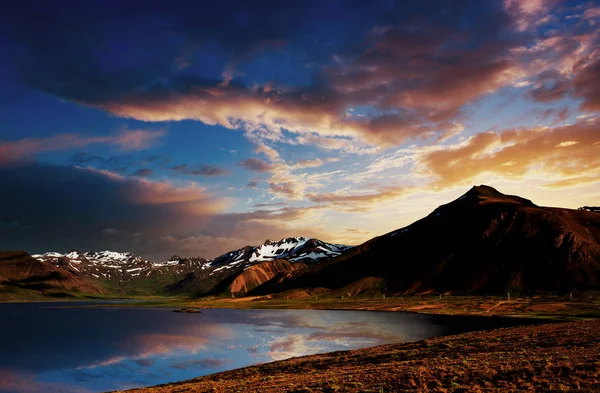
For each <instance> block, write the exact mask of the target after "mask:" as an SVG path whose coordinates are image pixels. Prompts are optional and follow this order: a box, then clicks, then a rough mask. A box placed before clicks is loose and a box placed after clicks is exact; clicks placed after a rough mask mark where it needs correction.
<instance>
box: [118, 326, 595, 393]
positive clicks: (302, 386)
mask: <svg viewBox="0 0 600 393" xmlns="http://www.w3.org/2000/svg"><path fill="white" fill-rule="evenodd" d="M599 334H600V320H593V321H577V322H567V323H550V324H540V325H531V326H518V327H512V328H500V329H494V330H487V331H479V332H470V333H463V334H459V335H451V336H439V337H434V338H431V339H426V340H422V341H418V342H411V343H401V344H387V345H380V346H375V347H369V348H363V349H356V350H350V351H337V352H329V353H325V354H316V355H309V356H303V357H297V358H291V359H287V360H282V361H276V362H270V363H263V364H259V365H255V366H249V367H244V368H239V369H235V370H229V371H224V372H219V373H215V374H210V375H206V376H202V377H198V378H194V379H190V380H187V381H181V382H173V383H168V384H163V385H158V386H153V387H146V388H137V389H130V390H127V392H130V393H169V392H186V391H190V392H217V393H221V392H222V393H225V392H234V391H237V392H265V393H276V392H277V393H279V392H287V393H312V392H351V393H352V392H356V393H359V392H380V391H384V392H404V391H415V390H419V391H437V392H448V391H461V392H463V391H486V392H504V391H509V390H513V389H518V390H519V391H571V390H573V391H575V390H577V391H598V390H599V389H600V378H599V376H600V340H598V339H597V337H598V335H599ZM579 389H580V390H579ZM118 392H124V391H118Z"/></svg>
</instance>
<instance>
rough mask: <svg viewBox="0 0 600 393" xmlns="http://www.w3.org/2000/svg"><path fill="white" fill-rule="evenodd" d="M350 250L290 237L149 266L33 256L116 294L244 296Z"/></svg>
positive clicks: (91, 256)
mask: <svg viewBox="0 0 600 393" xmlns="http://www.w3.org/2000/svg"><path fill="white" fill-rule="evenodd" d="M349 248H350V247H348V246H344V245H339V244H329V243H325V242H322V241H320V240H318V239H309V238H305V237H290V238H286V239H282V240H279V241H272V240H267V241H265V242H264V243H263V244H261V245H258V246H246V247H244V248H241V249H239V250H235V251H230V252H228V253H226V254H223V255H221V256H219V257H217V258H215V259H213V260H207V259H204V258H201V257H186V258H182V257H179V256H177V255H174V256H172V257H171V258H169V260H167V261H163V262H152V261H149V260H146V259H144V258H142V257H140V256H137V255H135V254H132V253H129V252H115V251H100V252H96V251H88V252H80V251H77V250H72V251H69V252H67V253H65V254H62V253H58V252H47V253H45V254H36V255H33V256H32V257H33V258H34V259H35V260H37V261H38V262H40V263H42V264H44V265H47V266H49V267H51V268H54V269H61V271H66V272H70V273H72V274H77V275H78V276H80V277H83V278H87V279H88V280H90V281H91V282H93V283H95V285H100V286H101V287H103V288H105V289H106V290H107V291H108V292H109V293H111V294H118V295H171V294H181V295H193V296H202V295H207V294H218V293H228V294H229V293H233V294H243V293H245V292H246V291H248V290H250V289H253V288H255V287H257V286H259V285H261V284H263V283H264V282H266V281H268V280H270V279H272V278H274V277H275V276H278V275H282V274H286V273H289V272H292V271H294V270H298V269H299V268H302V267H304V266H306V264H308V263H311V264H315V263H319V262H321V261H323V260H326V259H329V258H332V257H335V256H339V255H341V253H342V252H344V251H345V250H348V249H349Z"/></svg>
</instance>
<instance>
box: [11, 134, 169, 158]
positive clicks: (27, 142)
mask: <svg viewBox="0 0 600 393" xmlns="http://www.w3.org/2000/svg"><path fill="white" fill-rule="evenodd" d="M165 134H166V131H164V130H159V131H145V130H129V129H124V130H122V131H121V132H119V133H117V134H114V135H109V136H88V135H83V134H58V135H53V136H50V137H46V138H25V139H19V140H16V141H6V142H0V162H2V161H4V162H6V161H16V160H22V159H29V158H31V157H33V156H35V155H36V154H39V153H45V152H55V151H68V150H73V149H79V148H83V147H86V146H89V145H94V144H105V145H110V146H112V147H114V148H115V149H117V150H124V151H132V150H143V149H147V148H149V147H150V146H152V145H153V144H154V143H156V141H157V140H158V139H160V138H161V137H163V136H164V135H165Z"/></svg>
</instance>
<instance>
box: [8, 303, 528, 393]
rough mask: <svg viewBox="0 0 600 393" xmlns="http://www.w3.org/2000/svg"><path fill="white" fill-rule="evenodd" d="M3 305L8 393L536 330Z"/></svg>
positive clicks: (438, 319)
mask: <svg viewBox="0 0 600 393" xmlns="http://www.w3.org/2000/svg"><path fill="white" fill-rule="evenodd" d="M64 306H65V304H64V303H61V304H53V303H27V304H0V392H2V393H4V392H11V393H21V392H27V393H36V392H44V393H48V392H57V393H58V392H60V393H70V392H76V393H88V392H104V391H109V390H116V389H127V388H133V387H141V386H150V385H156V384H161V383H167V382H172V381H179V380H183V379H189V378H193V377H196V376H200V375H205V374H211V373H214V372H218V371H223V370H229V369H234V368H238V367H243V366H247V365H252V364H257V363H264V362H270V361H273V360H280V359H286V358H290V357H294V356H302V355H308V354H314V353H322V352H330V351H336V350H347V349H354V348H361V347H368V346H373V345H378V344H386V343H397V342H406V341H416V340H422V339H425V338H428V337H432V336H437V335H443V334H455V333H462V332H466V331H473V330H482V329H490V328H494V327H505V326H513V325H516V324H524V323H531V321H524V320H516V319H510V318H483V317H458V316H433V315H420V314H410V313H392V312H368V311H319V310H229V309H211V310H203V311H202V313H201V314H178V313H173V312H171V311H172V309H150V308H135V307H114V306H113V307H98V308H67V307H64Z"/></svg>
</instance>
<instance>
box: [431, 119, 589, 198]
mask: <svg viewBox="0 0 600 393" xmlns="http://www.w3.org/2000/svg"><path fill="white" fill-rule="evenodd" d="M599 125H600V121H599V120H598V119H591V120H587V121H580V122H578V123H576V124H572V125H566V126H562V127H556V128H538V129H516V130H507V131H504V132H498V133H494V132H487V133H481V134H477V135H475V136H474V137H472V138H470V139H469V140H467V141H466V142H465V143H463V144H461V145H458V146H455V147H452V148H449V149H446V150H437V151H432V152H429V153H426V154H424V155H423V156H422V157H421V158H420V162H421V164H422V165H423V170H424V171H425V172H426V173H428V174H430V175H433V176H434V177H435V178H436V181H435V183H434V184H435V185H436V186H449V185H453V184H461V183H464V182H467V181H469V180H470V179H472V178H474V177H475V176H477V175H480V174H483V173H493V174H496V175H500V176H503V177H507V178H521V177H523V176H524V175H526V174H528V173H529V172H530V171H531V170H533V169H535V170H537V171H542V172H543V173H546V174H547V175H550V176H554V177H557V178H558V177H560V178H561V180H560V181H557V182H555V183H554V184H553V186H555V187H559V186H562V187H565V186H573V185H576V184H580V183H581V184H582V183H586V182H590V181H593V179H597V178H598V176H599V175H600V133H599V132H598V127H599Z"/></svg>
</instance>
